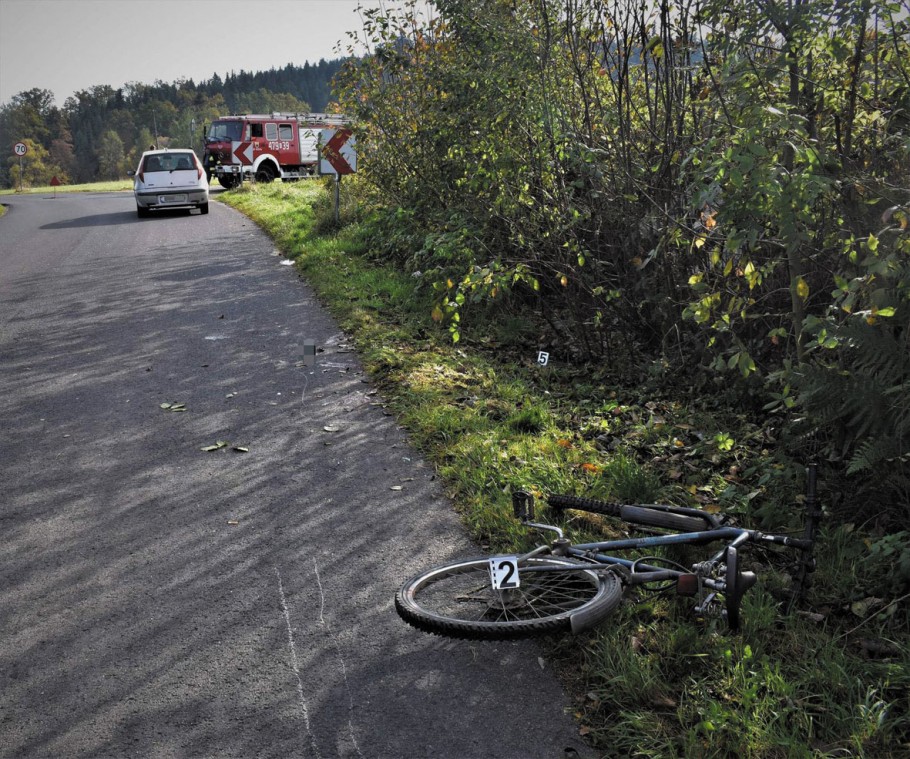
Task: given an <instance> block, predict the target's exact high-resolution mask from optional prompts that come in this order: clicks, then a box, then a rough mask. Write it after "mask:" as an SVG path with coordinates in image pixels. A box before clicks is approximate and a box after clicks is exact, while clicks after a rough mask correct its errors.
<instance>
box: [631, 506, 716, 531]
mask: <svg viewBox="0 0 910 759" xmlns="http://www.w3.org/2000/svg"><path fill="white" fill-rule="evenodd" d="M619 517H620V519H622V520H623V521H624V522H629V523H631V524H641V525H647V526H649V527H662V528H664V529H666V530H677V531H678V532H704V531H705V530H709V529H711V527H710V525H709V523H708V521H707V519H703V518H702V517H695V516H688V515H687V514H676V513H673V512H672V511H662V510H661V509H655V508H650V507H648V506H621V507H620V508H619Z"/></svg>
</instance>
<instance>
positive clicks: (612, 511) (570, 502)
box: [547, 495, 621, 517]
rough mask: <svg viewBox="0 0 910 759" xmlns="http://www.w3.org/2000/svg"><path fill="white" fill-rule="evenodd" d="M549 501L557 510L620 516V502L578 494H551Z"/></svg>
mask: <svg viewBox="0 0 910 759" xmlns="http://www.w3.org/2000/svg"><path fill="white" fill-rule="evenodd" d="M547 503H548V504H550V506H551V507H552V508H554V509H556V510H557V511H565V510H566V509H576V510H577V511H589V512H591V513H592V514H603V515H604V516H608V517H619V510H620V508H621V507H620V505H619V504H618V503H609V502H608V501H598V500H595V499H594V498H583V497H582V496H577V495H551V496H548V497H547Z"/></svg>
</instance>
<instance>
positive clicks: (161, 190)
mask: <svg viewBox="0 0 910 759" xmlns="http://www.w3.org/2000/svg"><path fill="white" fill-rule="evenodd" d="M130 176H131V177H133V193H134V195H135V196H136V212H137V213H138V214H139V216H140V217H145V216H148V215H149V214H150V212H151V210H152V209H153V208H159V209H160V208H187V207H189V208H198V209H199V211H200V212H201V213H208V212H209V183H208V179H207V178H206V176H205V169H203V168H202V164H201V163H200V162H199V159H198V158H197V157H196V154H195V153H194V152H193V151H192V150H189V149H187V150H147V151H146V152H145V153H143V154H142V158H140V159H139V167H138V168H137V169H136V171H131V172H130Z"/></svg>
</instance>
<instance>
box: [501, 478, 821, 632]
mask: <svg viewBox="0 0 910 759" xmlns="http://www.w3.org/2000/svg"><path fill="white" fill-rule="evenodd" d="M808 474H809V477H808V492H807V498H806V504H807V509H808V512H809V513H808V521H807V526H806V530H805V532H804V537H802V538H796V537H791V536H788V535H778V534H771V533H764V532H760V531H758V530H750V529H745V528H740V527H732V526H724V525H721V524H720V521H719V520H718V519H716V518H714V517H710V518H709V519H708V523H709V524H710V525H711V527H710V528H709V529H705V530H698V531H693V532H673V533H669V534H660V535H650V536H646V537H641V538H626V539H621V540H605V541H597V542H593V543H579V544H571V543H570V542H569V541H568V540H566V539H565V537H564V534H563V531H562V530H561V529H560V528H559V527H556V526H555V525H549V524H542V523H538V522H533V521H531V519H532V518H533V514H534V500H533V497H532V496H531V495H530V494H528V493H525V492H519V493H516V494H515V496H514V498H513V508H514V511H515V516H516V518H518V519H519V521H520V522H521V523H522V524H524V525H525V526H527V527H533V528H536V529H541V530H547V531H551V532H554V533H556V535H557V538H556V540H554V541H553V542H552V543H551V544H549V545H545V546H538V547H537V548H536V549H534V550H533V551H531V552H529V553H527V554H525V555H524V556H521V557H518V564H519V566H521V563H522V561H525V560H527V559H528V558H530V557H533V556H539V555H540V554H541V553H545V552H551V553H553V554H555V555H559V556H568V557H572V558H575V559H580V560H583V561H585V562H590V563H591V564H592V569H594V571H596V567H597V565H600V566H602V567H603V568H604V569H605V570H606V571H610V570H612V571H615V570H616V569H617V568H619V569H621V570H622V571H623V581H624V582H625V583H626V584H627V585H647V584H649V583H657V582H668V581H673V582H675V583H676V587H677V592H678V593H679V594H680V595H697V594H700V593H703V592H704V589H708V591H711V592H710V593H709V594H708V595H707V596H706V597H705V599H704V600H703V601H702V602H701V603H700V604H698V605H697V606H696V611H697V612H699V613H703V612H704V611H705V610H706V609H707V608H708V607H709V605H710V604H711V603H713V601H714V599H715V597H716V594H717V593H721V594H724V597H725V606H726V615H727V620H728V623H729V624H730V627H731V628H733V629H736V628H737V627H738V625H739V605H740V602H741V599H742V596H743V594H744V593H745V592H746V591H747V590H748V589H749V588H750V587H752V585H754V584H755V581H756V576H755V574H754V573H752V572H741V571H740V570H739V549H740V548H741V547H743V546H744V545H746V544H749V543H766V544H775V545H781V546H785V547H789V548H796V549H799V550H800V551H801V553H802V556H801V558H800V572H801V577H800V578H799V581H800V583H802V582H803V580H804V579H805V575H806V573H807V572H811V571H812V566H813V561H812V558H811V550H812V547H813V544H814V534H815V528H816V526H817V523H818V519H819V517H820V512H819V510H818V507H817V502H816V494H815V489H816V474H815V466H814V465H810V467H809V472H808ZM642 508H647V507H642ZM652 508H655V509H659V510H660V511H662V512H663V513H669V514H682V515H685V516H691V515H692V514H693V513H695V512H694V510H692V509H687V508H675V507H672V506H666V505H660V506H655V507H652ZM718 541H722V542H724V545H723V547H722V548H721V549H720V550H718V551H716V552H715V553H714V554H713V555H711V556H710V557H709V558H708V559H706V560H705V561H702V562H699V563H697V564H694V565H693V566H692V568H691V571H689V570H686V569H685V568H683V567H682V566H680V565H677V566H679V568H678V569H677V568H669V567H659V566H654V565H653V564H649V563H647V561H648V559H649V558H650V560H651V561H654V560H655V557H645V559H629V558H623V557H622V556H615V555H612V554H611V553H610V552H612V551H627V550H633V549H635V550H643V549H644V550H647V549H651V548H659V547H662V546H671V545H703V544H707V543H714V542H718ZM668 563H675V562H668ZM529 569H530V571H534V572H559V571H566V570H565V569H560V568H559V567H536V566H535V567H533V568H529ZM718 573H720V574H721V575H722V576H717V574H718ZM797 592H798V591H797ZM791 605H792V604H791Z"/></svg>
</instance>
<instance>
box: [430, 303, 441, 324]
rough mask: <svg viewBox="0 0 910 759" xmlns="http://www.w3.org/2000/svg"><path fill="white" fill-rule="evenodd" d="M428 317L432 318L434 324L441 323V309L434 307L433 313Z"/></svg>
mask: <svg viewBox="0 0 910 759" xmlns="http://www.w3.org/2000/svg"><path fill="white" fill-rule="evenodd" d="M430 316H431V317H433V321H434V322H441V321H442V309H441V308H440V307H439V306H434V307H433V313H432V314H430Z"/></svg>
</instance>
